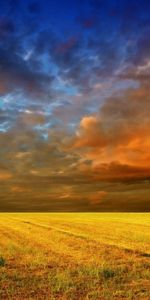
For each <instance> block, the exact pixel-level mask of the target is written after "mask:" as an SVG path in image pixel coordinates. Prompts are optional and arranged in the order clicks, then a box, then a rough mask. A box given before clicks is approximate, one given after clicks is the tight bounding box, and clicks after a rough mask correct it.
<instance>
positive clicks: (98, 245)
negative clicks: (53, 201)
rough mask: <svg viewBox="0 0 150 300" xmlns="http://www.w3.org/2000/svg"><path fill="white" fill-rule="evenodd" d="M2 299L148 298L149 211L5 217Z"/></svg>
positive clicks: (0, 247) (0, 217)
mask: <svg viewBox="0 0 150 300" xmlns="http://www.w3.org/2000/svg"><path fill="white" fill-rule="evenodd" d="M0 299H1V300H3V299H7V300H9V299H11V300H26V299H39V300H40V299H41V300H42V299H45V300H51V299H52V300H54V299H58V300H59V299H62V300H67V299H69V300H78V299H86V300H88V299H98V300H101V299H102V300H105V299H109V300H113V299H118V300H121V299H122V300H123V299H135V300H138V299H139V300H149V299H150V214H149V213H145V214H144V213H143V214H142V213H139V214H134V213H1V214H0Z"/></svg>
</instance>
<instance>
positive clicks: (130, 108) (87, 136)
mask: <svg viewBox="0 0 150 300" xmlns="http://www.w3.org/2000/svg"><path fill="white" fill-rule="evenodd" d="M149 111H150V92H149V89H148V88H147V87H146V86H144V87H141V88H139V89H137V90H135V91H129V92H128V93H127V94H126V95H124V96H122V97H120V98H119V97H116V98H112V99H109V100H108V101H107V102H106V103H104V104H103V106H102V107H101V109H100V112H99V113H98V114H95V115H93V116H85V117H83V118H82V120H81V122H80V124H79V128H78V130H77V132H76V136H75V137H74V140H73V144H72V148H73V149H74V151H76V152H78V154H79V155H80V156H81V158H84V159H85V160H91V161H92V164H91V166H90V167H89V166H88V167H85V165H84V163H83V162H82V163H81V164H80V166H79V168H80V170H82V169H83V170H84V169H85V170H86V172H87V169H89V172H90V171H93V173H94V172H97V173H99V176H100V177H101V178H102V177H104V178H108V177H110V178H115V177H117V178H118V177H144V176H149V175H150V152H149V149H150V135H149V130H150V118H149Z"/></svg>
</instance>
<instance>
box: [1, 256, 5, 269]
mask: <svg viewBox="0 0 150 300" xmlns="http://www.w3.org/2000/svg"><path fill="white" fill-rule="evenodd" d="M5 264H6V260H5V259H4V258H3V257H2V256H0V267H4V266H5Z"/></svg>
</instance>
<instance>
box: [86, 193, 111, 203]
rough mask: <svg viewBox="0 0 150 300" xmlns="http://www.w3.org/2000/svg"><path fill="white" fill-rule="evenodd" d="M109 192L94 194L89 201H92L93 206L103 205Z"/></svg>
mask: <svg viewBox="0 0 150 300" xmlns="http://www.w3.org/2000/svg"><path fill="white" fill-rule="evenodd" d="M107 194H108V193H107V192H105V191H97V192H93V193H92V194H91V195H90V196H89V198H88V200H89V201H90V203H91V204H93V205H96V204H99V203H101V201H102V200H103V199H104V198H105V197H106V196H107Z"/></svg>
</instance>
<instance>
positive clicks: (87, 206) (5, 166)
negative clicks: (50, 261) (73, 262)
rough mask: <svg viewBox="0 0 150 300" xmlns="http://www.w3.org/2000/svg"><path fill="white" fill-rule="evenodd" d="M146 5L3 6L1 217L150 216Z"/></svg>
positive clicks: (93, 0) (11, 1) (9, 2)
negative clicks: (149, 213)
mask: <svg viewBox="0 0 150 300" xmlns="http://www.w3.org/2000/svg"><path fill="white" fill-rule="evenodd" d="M149 80H150V1H147V0H132V1H131V0H130V1H129V0H119V1H118V0H82V1H81V0H80V1H78V0H72V1H70V0H55V1H54V0H49V1H48V0H47V1H46V0H41V1H40V0H37V1H30V0H26V1H24V0H1V5H0V211H71V212H73V211H89V212H90V211H92V212H93V211H104V212H105V211H112V212H115V211H145V212H146V211H150V117H149V116H150V88H149Z"/></svg>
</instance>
